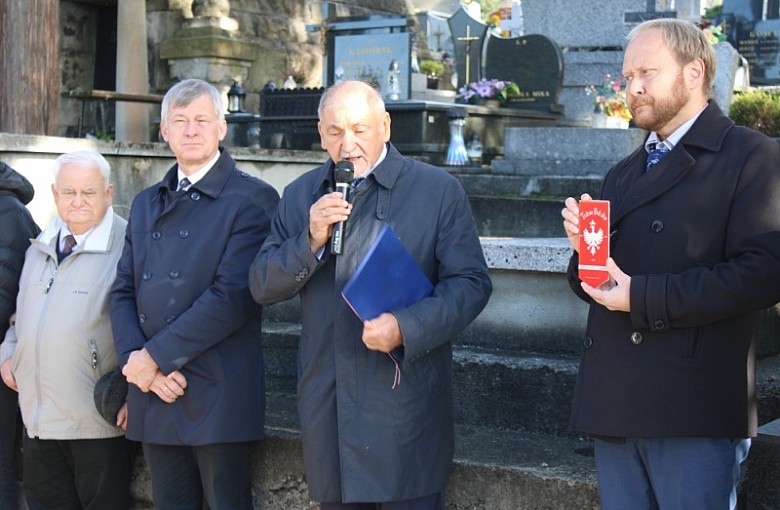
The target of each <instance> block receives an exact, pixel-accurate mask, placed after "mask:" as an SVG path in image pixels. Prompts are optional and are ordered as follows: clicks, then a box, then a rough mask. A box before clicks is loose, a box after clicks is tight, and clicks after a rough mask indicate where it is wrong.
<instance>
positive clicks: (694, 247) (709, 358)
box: [563, 19, 780, 510]
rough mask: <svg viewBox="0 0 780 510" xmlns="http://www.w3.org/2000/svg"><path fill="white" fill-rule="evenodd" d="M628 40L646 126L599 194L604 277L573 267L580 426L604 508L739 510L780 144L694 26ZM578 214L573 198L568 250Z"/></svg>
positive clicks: (773, 287)
mask: <svg viewBox="0 0 780 510" xmlns="http://www.w3.org/2000/svg"><path fill="white" fill-rule="evenodd" d="M629 41H630V42H629V45H628V47H627V49H626V53H625V60H624V66H623V74H624V75H625V76H626V78H627V80H628V89H627V91H628V103H629V107H630V108H631V111H632V114H633V116H634V120H635V122H636V124H637V126H639V127H641V128H644V129H647V130H648V131H649V132H650V134H649V136H648V137H647V139H646V142H645V144H643V145H642V146H641V147H639V148H638V149H637V150H636V151H634V153H633V154H631V155H630V156H628V157H627V158H626V159H624V160H623V161H621V162H619V163H618V164H617V165H616V166H614V167H613V168H612V169H610V171H609V172H608V174H607V176H606V178H605V180H604V184H603V187H602V190H601V196H600V198H602V199H605V200H609V201H610V204H611V222H612V226H611V231H610V234H609V240H608V242H609V243H610V250H611V256H612V260H610V261H608V263H607V268H608V270H609V275H610V281H609V282H608V283H607V284H605V285H604V286H602V287H600V288H593V287H591V286H589V285H587V284H586V283H583V282H580V281H579V279H578V278H577V266H578V262H579V257H578V254H577V253H576V251H575V253H574V254H573V256H572V259H571V263H570V265H569V280H570V283H571V286H572V288H573V289H574V291H575V292H576V293H577V294H578V295H579V296H580V297H581V298H583V299H584V300H586V301H588V302H589V303H590V313H589V316H588V323H587V329H586V331H585V337H584V339H583V354H582V360H581V363H580V369H579V374H578V377H577V382H576V387H575V394H574V404H573V410H572V415H571V426H572V428H573V429H574V430H576V431H578V432H581V433H584V434H588V435H591V436H593V437H594V438H595V450H596V468H597V472H598V478H599V491H600V496H601V503H602V507H603V508H604V510H622V509H626V508H631V509H640V510H644V509H647V510H650V509H657V508H659V507H660V508H680V509H683V508H684V509H686V510H710V509H713V508H732V509H733V508H734V506H735V504H736V485H737V483H738V482H739V471H740V469H739V465H740V463H741V462H742V461H743V460H744V459H745V457H746V455H747V451H748V448H749V446H750V439H749V438H750V437H751V436H754V435H755V434H756V398H755V387H754V385H755V372H754V365H755V339H754V336H753V331H754V326H755V318H756V312H757V311H759V310H761V309H762V308H765V307H768V306H770V305H772V304H774V303H776V302H777V301H778V300H780V285H778V282H779V281H780V145H778V143H777V142H776V141H774V140H772V139H770V138H768V137H766V136H764V135H762V134H760V133H757V132H755V131H752V130H750V129H747V128H743V127H738V126H735V125H734V123H733V122H732V121H731V120H730V119H728V118H727V117H726V116H724V115H723V113H721V111H720V109H719V108H718V105H717V104H716V103H715V102H714V101H712V100H708V96H709V92H710V89H711V84H712V81H713V78H714V66H715V55H714V52H713V50H712V48H711V47H710V45H709V43H708V42H707V40H706V38H705V37H704V35H703V34H702V33H701V30H700V29H699V28H698V27H696V26H695V25H693V24H691V23H689V22H687V21H683V20H677V19H671V20H670V19H665V20H654V21H649V22H646V23H643V24H642V25H639V26H638V27H637V28H635V29H634V30H633V31H632V32H631V34H629ZM659 152H666V155H665V156H663V158H662V159H660V161H659V158H658V157H656V156H655V155H656V154H659ZM582 199H584V200H588V199H590V197H589V196H587V195H583V197H582ZM578 211H579V207H578V203H577V201H576V200H575V199H573V198H568V199H567V200H566V208H565V209H564V210H563V217H564V228H565V231H566V233H567V235H568V237H569V240H570V241H571V242H572V246H573V247H574V248H575V250H576V249H577V239H578V235H579V232H580V230H581V229H580V227H581V225H579V218H578Z"/></svg>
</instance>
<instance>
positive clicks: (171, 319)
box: [165, 315, 176, 324]
mask: <svg viewBox="0 0 780 510" xmlns="http://www.w3.org/2000/svg"><path fill="white" fill-rule="evenodd" d="M175 319H176V316H175V315H168V316H166V317H165V322H167V323H168V324H170V323H171V322H173V321H174V320H175Z"/></svg>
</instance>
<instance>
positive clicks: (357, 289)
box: [341, 225, 433, 321]
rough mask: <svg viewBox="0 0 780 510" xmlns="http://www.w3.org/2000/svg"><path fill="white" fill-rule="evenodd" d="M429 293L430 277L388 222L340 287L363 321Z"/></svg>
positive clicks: (401, 306)
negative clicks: (353, 271) (355, 268)
mask: <svg viewBox="0 0 780 510" xmlns="http://www.w3.org/2000/svg"><path fill="white" fill-rule="evenodd" d="M432 293H433V285H432V284H431V282H430V280H428V277H427V276H425V273H423V272H422V269H420V267H419V266H418V265H417V263H416V262H415V261H414V259H413V258H412V256H411V255H410V254H409V252H408V251H406V248H404V245H403V243H401V240H400V239H399V238H398V236H397V235H396V233H395V232H394V231H393V229H392V228H391V227H390V225H385V226H384V227H383V228H382V231H381V232H380V233H379V236H378V237H377V238H376V240H375V241H374V244H372V245H371V247H370V248H369V249H368V253H366V256H365V258H364V259H363V260H362V261H361V262H360V265H359V266H358V268H357V271H355V274H353V275H352V277H351V278H350V279H349V281H348V282H347V284H346V285H345V286H344V290H342V291H341V295H342V296H343V297H344V299H345V300H346V302H347V304H348V305H349V306H350V307H351V308H352V310H353V311H354V312H355V313H356V314H357V316H358V317H360V319H361V320H364V321H366V320H371V319H374V318H376V317H379V316H380V315H381V314H383V313H384V312H390V311H393V310H398V309H400V308H406V307H408V306H410V305H413V304H415V303H417V302H418V301H421V300H423V299H424V298H426V297H428V296H430V295H431V294H432Z"/></svg>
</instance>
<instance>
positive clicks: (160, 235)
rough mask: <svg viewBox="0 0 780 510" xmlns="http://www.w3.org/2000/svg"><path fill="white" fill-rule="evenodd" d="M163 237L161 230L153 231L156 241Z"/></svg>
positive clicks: (153, 237)
mask: <svg viewBox="0 0 780 510" xmlns="http://www.w3.org/2000/svg"><path fill="white" fill-rule="evenodd" d="M161 237H162V232H160V231H159V230H155V231H154V232H152V239H154V240H155V241H159V240H160V238H161Z"/></svg>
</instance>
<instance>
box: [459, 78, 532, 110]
mask: <svg viewBox="0 0 780 510" xmlns="http://www.w3.org/2000/svg"><path fill="white" fill-rule="evenodd" d="M519 95H520V87H519V86H518V85H517V83H515V82H513V81H504V80H496V79H492V80H488V79H487V78H482V79H481V80H479V81H474V82H471V83H467V84H466V85H464V86H462V87H461V88H460V89H458V93H457V94H456V95H455V97H457V98H459V99H462V100H463V101H465V102H467V103H469V104H481V103H484V102H485V101H487V100H488V99H495V100H497V101H498V102H499V103H504V102H506V101H507V100H508V99H509V98H510V97H515V96H519Z"/></svg>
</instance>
